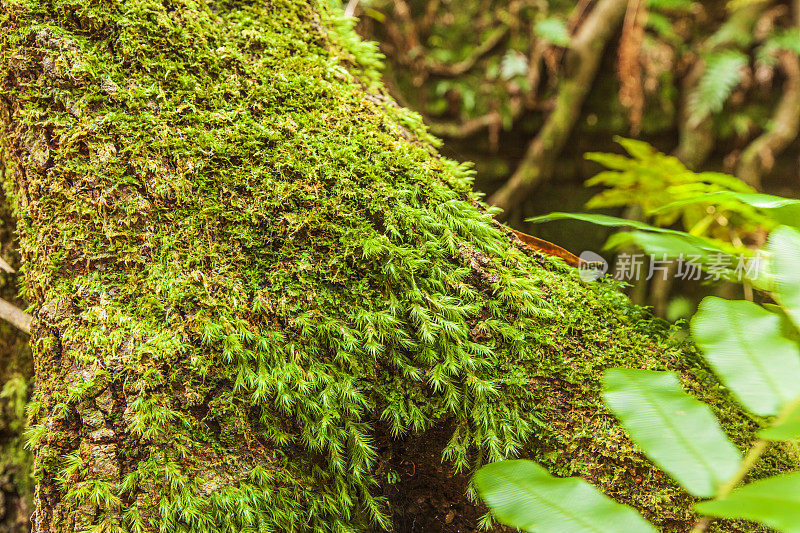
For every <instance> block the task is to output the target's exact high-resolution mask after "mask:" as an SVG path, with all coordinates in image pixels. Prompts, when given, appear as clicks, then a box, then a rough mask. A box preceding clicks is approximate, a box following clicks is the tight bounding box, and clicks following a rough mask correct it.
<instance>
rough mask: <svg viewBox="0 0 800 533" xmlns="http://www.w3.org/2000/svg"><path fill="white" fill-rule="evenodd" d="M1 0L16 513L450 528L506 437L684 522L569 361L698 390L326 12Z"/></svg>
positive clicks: (207, 524)
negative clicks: (23, 460) (495, 207)
mask: <svg viewBox="0 0 800 533" xmlns="http://www.w3.org/2000/svg"><path fill="white" fill-rule="evenodd" d="M0 7H2V10H1V11H0V50H2V52H0V53H1V54H2V56H0V83H2V105H0V114H1V115H2V132H0V133H2V139H3V141H2V142H3V149H4V150H5V151H6V153H7V154H9V155H10V159H11V161H12V163H13V164H12V165H11V172H10V175H9V176H7V179H8V181H9V183H10V184H11V186H12V188H13V190H14V194H15V204H16V210H17V214H18V227H19V234H20V240H21V248H22V253H23V261H24V268H25V283H26V293H27V296H28V298H29V299H30V300H31V302H32V303H33V304H34V305H35V307H36V308H37V311H36V318H35V320H34V323H33V326H32V338H31V347H32V351H33V357H34V366H35V371H36V390H35V394H34V399H33V401H32V403H31V406H30V410H29V412H30V417H31V427H30V429H29V434H30V444H31V446H32V447H33V450H34V453H35V460H34V475H35V478H36V481H37V488H36V493H35V504H36V507H37V509H36V513H35V515H34V517H33V522H34V524H33V531H34V533H43V532H50V533H55V532H73V531H83V530H97V531H148V532H149V531H168V532H173V531H193V532H195V531H196V532H220V531H231V532H234V531H236V532H238V531H255V530H268V531H337V532H339V531H365V530H369V529H370V528H390V527H392V526H394V527H395V529H397V530H400V531H456V530H461V531H463V530H467V529H468V528H474V527H475V525H476V523H477V519H478V516H479V515H480V513H481V510H480V509H479V508H478V507H475V506H472V505H471V504H469V503H467V502H466V501H465V500H463V499H461V495H462V494H463V492H464V491H465V490H466V482H467V478H468V473H469V471H470V468H472V467H473V466H475V465H478V464H480V463H482V462H485V461H489V460H495V459H499V458H502V457H506V456H515V455H519V454H522V455H526V456H530V457H534V458H536V459H537V460H539V461H541V462H542V463H544V464H545V465H547V466H548V467H550V468H551V470H553V471H556V472H557V473H559V474H570V473H579V474H582V475H584V476H586V477H587V478H589V479H590V480H592V481H593V482H595V483H596V484H598V485H600V486H601V488H603V489H605V490H612V489H611V488H612V487H613V490H612V493H613V494H614V495H615V497H618V498H619V499H620V500H622V501H626V502H629V503H631V504H633V505H636V506H637V507H638V508H640V509H642V510H643V511H644V512H645V513H646V514H647V515H648V516H649V517H651V518H653V519H654V520H657V521H658V522H659V523H662V524H674V523H678V524H685V523H688V522H689V521H690V520H691V518H692V517H691V515H690V512H689V511H688V510H687V508H686V506H687V502H688V501H689V498H688V496H686V495H684V494H682V493H680V492H679V491H678V489H677V488H675V486H674V485H673V484H672V483H671V482H669V481H668V480H667V479H666V478H665V477H664V476H663V474H661V473H660V472H658V471H657V470H656V469H654V468H653V467H652V466H650V465H649V463H647V462H646V460H644V459H643V458H642V457H641V456H639V455H638V454H637V452H636V451H635V448H634V446H633V445H632V444H631V443H630V442H628V441H626V440H625V439H624V437H623V433H622V431H621V429H620V428H619V427H618V426H617V425H616V424H615V422H614V420H613V418H612V417H611V416H610V415H609V414H608V413H607V412H606V411H605V410H604V409H603V408H602V403H601V401H600V399H599V394H598V392H599V384H598V377H599V375H600V373H601V371H602V369H604V368H607V367H609V366H615V365H620V366H637V367H648V368H665V367H672V368H676V369H679V370H681V371H682V372H683V375H684V376H685V380H686V384H687V386H688V387H690V388H692V389H693V390H694V391H695V392H697V393H699V394H700V395H701V396H703V397H706V398H710V399H711V401H712V402H714V405H716V406H720V405H723V404H722V400H721V399H720V398H721V396H715V395H719V394H721V393H719V392H715V391H717V390H718V389H717V388H715V387H708V385H707V383H705V382H704V383H703V384H702V385H701V384H700V383H698V382H697V381H696V380H695V378H693V377H692V376H694V375H695V374H696V375H699V376H703V375H704V374H703V373H702V371H700V370H698V368H697V367H696V366H695V364H694V363H692V362H691V361H693V360H694V358H693V357H686V353H685V351H684V349H683V348H681V347H680V346H678V345H677V344H676V343H674V342H672V341H670V340H669V338H668V331H664V330H663V329H661V327H660V326H658V324H656V323H652V322H650V320H649V319H648V318H647V316H646V315H645V314H644V313H643V312H641V311H640V310H639V309H638V308H635V307H632V306H631V305H630V304H629V303H628V302H627V300H625V299H624V297H623V296H621V295H620V294H618V293H617V292H616V291H615V290H614V287H612V286H609V285H608V284H605V283H597V284H590V285H586V284H583V283H582V282H581V281H580V278H579V276H578V275H577V273H576V272H575V271H573V270H571V269H568V268H566V267H565V266H563V265H560V264H557V263H556V262H554V261H550V260H545V259H543V258H541V257H538V256H536V255H535V254H533V253H532V252H528V251H525V250H524V248H523V247H522V246H520V243H519V241H517V240H516V239H515V237H513V235H512V234H511V233H510V232H509V231H508V230H507V229H506V228H504V227H503V226H500V225H499V224H497V223H495V222H493V221H492V219H491V217H490V216H489V215H487V213H486V210H485V209H484V207H483V206H482V205H480V204H479V203H478V202H477V201H475V200H474V198H473V195H472V192H471V190H470V185H469V184H470V180H471V174H470V172H469V171H468V170H466V169H465V168H464V167H461V166H459V165H456V164H455V163H453V162H451V161H448V160H445V159H442V158H440V157H439V156H438V155H437V153H436V152H435V150H434V149H433V148H432V147H431V146H432V140H431V139H430V138H429V137H428V136H427V134H426V133H425V132H424V129H423V127H422V125H421V124H420V122H419V119H418V117H416V115H413V114H411V113H409V112H407V111H405V110H402V109H400V108H398V107H397V106H395V105H394V104H393V102H392V101H391V100H390V99H389V98H388V97H386V96H385V94H384V92H383V90H382V88H381V86H380V84H379V82H378V81H377V79H378V74H377V72H376V70H375V66H376V64H377V59H376V54H375V52H374V48H373V46H372V45H369V44H364V43H361V42H360V41H359V40H358V39H357V38H356V37H355V35H354V34H353V33H352V31H351V29H350V27H349V25H348V24H345V23H343V22H342V21H340V20H337V19H336V18H334V17H333V16H332V15H331V14H330V13H328V11H327V9H326V8H325V7H323V6H321V5H319V4H317V3H315V2H311V3H307V2H304V1H302V0H273V1H271V2H267V1H263V2H259V1H253V2H227V1H224V2H223V1H220V2H192V1H177V0H164V1H163V2H161V1H159V2H151V1H144V0H135V1H130V2H110V3H100V2H88V1H87V2H61V1H58V2H56V1H55V0H0ZM528 254H531V255H528ZM703 379H704V380H705V378H703ZM720 416H721V417H722V418H723V421H724V423H725V424H726V427H727V428H728V430H729V431H730V432H731V433H732V434H733V436H734V438H735V439H736V440H737V441H738V442H740V443H744V442H746V441H747V440H748V439H749V438H750V436H751V433H750V432H751V431H752V427H751V424H750V423H749V422H748V421H746V420H745V419H743V418H742V417H740V416H739V415H737V414H736V413H735V412H733V411H730V410H725V409H722V408H720ZM442 459H444V463H442ZM788 461H789V459H787V457H786V456H785V455H782V456H780V457H778V458H777V459H776V460H775V461H773V462H772V463H771V464H772V465H775V466H773V468H775V469H778V468H780V467H781V465H784V466H785V464H787V463H788ZM457 472H461V473H460V474H457ZM420 480H424V481H423V482H421V481H420ZM454 487H457V489H455V488H454ZM442 493H443V494H447V495H448V497H451V498H453V501H444V502H442V501H441V500H440V498H439V496H438V495H439V494H442ZM670 498H671V499H670ZM664 501H669V502H670V503H669V504H661V503H659V504H656V503H654V502H664ZM450 506H452V508H451V507H450ZM454 511H455V512H454ZM457 528H461V529H457Z"/></svg>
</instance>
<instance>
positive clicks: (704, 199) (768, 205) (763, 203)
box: [650, 191, 800, 228]
mask: <svg viewBox="0 0 800 533" xmlns="http://www.w3.org/2000/svg"><path fill="white" fill-rule="evenodd" d="M731 200H734V201H739V202H742V203H744V204H747V205H749V206H752V207H755V208H756V209H758V210H759V211H761V212H762V213H764V215H766V216H768V217H769V218H771V219H773V220H774V221H775V222H776V223H778V224H785V225H787V226H793V227H795V228H800V200H793V199H790V198H781V197H780V196H772V195H770V194H758V193H741V192H733V191H719V192H712V193H707V194H703V195H698V196H697V197H694V198H687V199H685V200H678V201H677V202H672V203H670V204H667V205H665V206H662V207H659V208H658V209H655V210H653V211H652V212H651V213H650V214H653V215H655V214H658V213H660V212H662V211H669V210H671V209H675V208H677V207H685V206H687V205H692V204H699V203H703V204H705V203H709V204H721V203H723V202H727V201H731Z"/></svg>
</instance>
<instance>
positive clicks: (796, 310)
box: [767, 226, 800, 328]
mask: <svg viewBox="0 0 800 533" xmlns="http://www.w3.org/2000/svg"><path fill="white" fill-rule="evenodd" d="M767 251H768V252H769V254H770V263H771V265H772V275H773V278H774V289H773V292H774V296H775V300H777V302H778V303H779V304H781V306H782V307H783V310H784V311H785V312H786V314H787V315H788V316H789V318H791V319H792V322H794V325H795V326H796V327H797V328H800V233H798V232H797V230H794V229H792V228H790V227H788V226H781V227H779V228H777V229H776V230H775V231H773V232H772V233H770V235H769V241H768V242H767Z"/></svg>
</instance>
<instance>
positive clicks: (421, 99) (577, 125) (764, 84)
mask: <svg viewBox="0 0 800 533" xmlns="http://www.w3.org/2000/svg"><path fill="white" fill-rule="evenodd" d="M349 8H350V10H351V11H352V12H353V13H355V14H356V15H358V16H359V19H360V28H361V31H362V32H363V33H365V34H366V35H368V36H369V37H370V38H375V39H377V40H378V41H379V42H380V44H381V50H382V52H384V54H385V55H386V56H387V63H388V65H389V70H388V75H387V76H388V79H389V80H390V83H389V87H390V89H391V91H392V93H393V94H395V95H396V96H397V97H398V98H399V99H400V100H401V101H403V102H405V103H407V104H408V105H409V106H410V107H411V108H413V109H416V110H418V111H419V112H421V113H422V114H423V116H424V117H425V118H426V122H427V123H429V124H430V128H431V131H432V132H433V133H435V134H436V135H439V136H441V137H442V138H443V139H444V140H445V148H446V149H448V146H449V145H451V147H450V148H449V150H451V151H452V152H453V153H456V154H458V155H459V156H463V157H464V159H472V160H477V161H479V167H478V168H479V171H480V172H479V186H480V187H481V188H482V189H483V190H484V191H485V192H486V193H488V203H490V204H493V205H496V206H498V207H500V208H502V209H503V211H504V212H503V213H502V215H501V216H503V217H506V218H510V219H512V220H518V221H519V220H520V219H521V218H522V217H523V216H524V215H527V214H529V211H530V208H528V209H524V208H523V206H524V204H526V203H534V204H535V203H536V202H537V201H538V202H541V201H542V196H540V195H534V194H532V192H533V191H534V190H535V189H536V188H537V187H539V186H541V185H542V184H543V183H545V182H547V181H548V180H553V179H555V180H559V181H568V180H570V179H572V180H573V182H574V181H582V179H584V178H586V177H588V175H587V173H586V171H582V170H580V169H578V170H576V169H575V168H574V164H571V161H570V159H573V158H575V157H580V156H581V155H582V152H586V151H596V150H598V149H601V150H603V149H606V147H607V146H608V140H609V139H611V138H612V137H613V136H614V135H615V134H620V135H625V136H629V135H631V134H634V135H641V136H642V137H644V138H648V139H650V140H652V141H654V142H655V143H656V144H657V146H658V147H659V148H661V149H662V150H665V151H673V152H674V154H675V155H677V156H678V157H679V158H680V159H681V160H682V161H683V162H684V164H686V165H687V166H689V167H690V168H696V169H700V168H702V167H704V166H705V165H711V166H712V167H715V168H716V167H725V169H726V170H728V171H730V172H734V173H735V174H736V175H738V176H739V177H740V178H741V179H743V180H745V181H746V182H748V183H750V184H752V185H754V186H756V187H762V186H769V187H771V188H773V189H777V188H784V189H786V188H788V189H790V190H795V191H796V189H797V179H798V170H797V162H796V160H794V159H792V158H789V159H788V160H785V161H779V159H780V157H781V155H782V154H783V153H784V151H785V150H787V149H788V148H789V147H790V145H792V143H793V141H794V140H795V139H796V137H797V132H798V122H799V121H800V60H799V59H798V53H800V33H798V30H797V27H798V19H799V18H800V4H798V2H776V1H766V0H765V1H751V0H743V1H742V0H734V1H711V2H694V1H691V0H630V1H628V0H596V1H590V0H582V1H580V2H562V1H558V0H554V1H548V2H546V1H543V0H497V1H491V0H469V1H465V2H460V1H459V2H455V1H451V0H364V1H362V2H360V3H359V2H355V1H354V2H351V3H350V4H349ZM462 140H468V141H467V142H463V141H462ZM520 144H522V145H524V149H522V150H520ZM491 149H494V150H498V151H499V154H500V155H499V157H498V156H488V157H487V155H486V154H487V153H488V152H490V151H491ZM795 153H796V152H795V151H794V150H793V151H792V154H795ZM487 158H488V159H490V160H491V159H494V160H495V161H497V160H498V159H499V160H500V161H502V163H503V164H498V163H495V164H494V165H491V164H489V163H488V162H486V161H485V160H486V159H487ZM482 160H484V163H485V164H484V165H483V166H481V164H480V161H482ZM570 167H573V168H570ZM773 170H775V172H773ZM576 176H577V177H578V179H577V180H575V177H576ZM767 178H769V179H768V180H767V182H764V180H765V179H767ZM777 192H787V191H786V190H783V191H777ZM545 201H546V200H545ZM520 211H522V213H520Z"/></svg>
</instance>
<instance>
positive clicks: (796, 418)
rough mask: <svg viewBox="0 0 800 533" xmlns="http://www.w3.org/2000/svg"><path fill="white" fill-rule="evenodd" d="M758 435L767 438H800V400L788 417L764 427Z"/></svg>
mask: <svg viewBox="0 0 800 533" xmlns="http://www.w3.org/2000/svg"><path fill="white" fill-rule="evenodd" d="M758 436H759V437H761V438H762V439H767V440H795V439H800V402H799V403H798V404H797V405H795V407H794V409H792V410H791V411H790V412H789V413H788V414H787V415H786V418H785V419H784V420H783V421H782V422H780V423H779V424H776V425H774V426H772V427H768V428H764V429H762V430H761V431H759V432H758Z"/></svg>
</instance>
